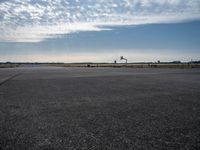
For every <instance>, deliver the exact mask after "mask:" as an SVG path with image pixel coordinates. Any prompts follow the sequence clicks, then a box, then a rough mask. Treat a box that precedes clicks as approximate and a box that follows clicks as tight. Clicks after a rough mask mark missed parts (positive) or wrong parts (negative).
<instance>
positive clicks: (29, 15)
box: [0, 0, 200, 42]
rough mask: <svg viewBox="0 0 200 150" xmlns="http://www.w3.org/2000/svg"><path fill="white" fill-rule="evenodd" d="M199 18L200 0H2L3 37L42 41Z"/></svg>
mask: <svg viewBox="0 0 200 150" xmlns="http://www.w3.org/2000/svg"><path fill="white" fill-rule="evenodd" d="M193 19H200V1H199V0H162V1H160V0H84V1H81V0H0V41H7V42H40V41H43V40H45V39H47V38H52V37H55V36H58V35H61V34H68V33H73V32H79V31H101V30H107V28H104V26H107V27H108V26H114V25H140V24H149V23H174V22H182V21H187V20H193Z"/></svg>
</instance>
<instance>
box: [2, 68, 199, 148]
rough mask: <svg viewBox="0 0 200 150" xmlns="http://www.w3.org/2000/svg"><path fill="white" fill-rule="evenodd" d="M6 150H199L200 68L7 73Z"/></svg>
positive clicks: (4, 105) (4, 75)
mask: <svg viewBox="0 0 200 150" xmlns="http://www.w3.org/2000/svg"><path fill="white" fill-rule="evenodd" d="M0 149H1V150H25V149H27V150H35V149H42V150H45V149H46V150H74V149H77V150H79V149H80V150H81V149H85V150H88V149H91V150H93V149H99V150H102V149H104V150H111V149H113V150H125V149H130V150H131V149H148V150H150V149H170V150H172V149H181V150H188V149H191V150H194V149H200V69H145V68H143V69H133V68H61V67H44V66H38V67H37V66H36V67H19V68H12V69H0Z"/></svg>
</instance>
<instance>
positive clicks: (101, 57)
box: [0, 50, 199, 63]
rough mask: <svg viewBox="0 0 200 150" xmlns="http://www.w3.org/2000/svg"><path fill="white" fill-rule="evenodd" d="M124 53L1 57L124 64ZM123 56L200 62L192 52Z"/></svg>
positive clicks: (6, 57)
mask: <svg viewBox="0 0 200 150" xmlns="http://www.w3.org/2000/svg"><path fill="white" fill-rule="evenodd" d="M121 51H123V50H121ZM120 56H122V52H115V53H114V54H113V53H103V52H98V53H97V52H96V53H95V52H90V53H89V52H88V53H67V54H18V55H10V54H9V55H4V56H1V55H0V60H1V61H2V62H7V61H11V62H64V63H78V62H94V63H98V62H107V63H113V62H114V60H117V62H118V63H123V62H124V61H123V60H120ZM123 56H124V57H125V58H127V59H128V62H156V61H158V60H160V61H162V62H165V61H166V62H170V61H175V60H180V61H182V62H184V61H185V62H188V61H190V60H191V59H193V60H199V55H197V54H196V53H191V52H183V53H181V54H180V53H175V52H171V53H169V52H156V55H155V52H146V54H145V55H144V53H142V52H140V51H139V50H138V51H137V52H135V51H134V52H127V51H126V52H124V51H123Z"/></svg>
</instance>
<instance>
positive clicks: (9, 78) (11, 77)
mask: <svg viewBox="0 0 200 150" xmlns="http://www.w3.org/2000/svg"><path fill="white" fill-rule="evenodd" d="M20 74H21V73H17V74H14V75H12V76H10V77H8V78H7V79H6V80H4V81H2V82H0V86H1V85H3V84H5V83H6V82H8V81H9V80H11V79H13V78H15V77H17V76H19V75H20Z"/></svg>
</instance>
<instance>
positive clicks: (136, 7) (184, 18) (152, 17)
mask: <svg viewBox="0 0 200 150" xmlns="http://www.w3.org/2000/svg"><path fill="white" fill-rule="evenodd" d="M121 55H124V56H125V57H127V58H128V60H129V61H131V62H138V61H157V60H161V61H173V60H182V61H189V60H191V59H193V60H200V0H187V1H186V0H163V1H160V0H98V1H97V0H85V1H84V2H83V1H80V0H0V61H21V62H23V61H29V62H47V61H48V62H113V61H114V60H118V62H120V60H119V57H120V56H121Z"/></svg>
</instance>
